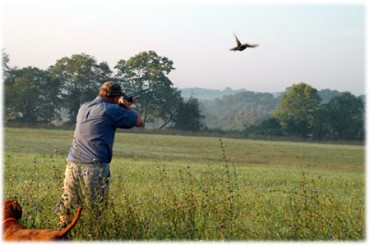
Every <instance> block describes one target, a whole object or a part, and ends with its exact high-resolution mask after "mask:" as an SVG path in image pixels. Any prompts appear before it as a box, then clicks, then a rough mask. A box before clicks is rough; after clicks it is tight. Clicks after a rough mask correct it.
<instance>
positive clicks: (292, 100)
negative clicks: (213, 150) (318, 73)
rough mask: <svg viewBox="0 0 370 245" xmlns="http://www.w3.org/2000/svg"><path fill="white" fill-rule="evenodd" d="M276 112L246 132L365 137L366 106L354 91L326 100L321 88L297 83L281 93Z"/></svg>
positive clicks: (259, 134)
mask: <svg viewBox="0 0 370 245" xmlns="http://www.w3.org/2000/svg"><path fill="white" fill-rule="evenodd" d="M280 99H281V101H280V104H279V105H278V106H277V108H276V109H275V110H274V111H273V113H272V116H271V117H269V118H267V119H265V120H263V121H262V122H261V123H259V124H257V125H246V127H245V129H244V130H243V133H244V135H245V136H295V137H300V138H304V139H307V138H310V139H315V140H364V134H365V106H364V100H363V98H362V97H360V96H358V97H356V96H354V95H353V94H351V93H350V92H342V93H338V95H336V96H334V97H332V98H331V99H328V100H326V101H323V98H322V97H321V96H320V95H319V93H318V90H317V89H315V88H313V87H311V86H310V85H308V84H306V83H303V82H301V83H298V84H294V85H293V86H292V87H291V88H288V89H287V91H286V92H285V93H283V94H282V96H281V98H280Z"/></svg>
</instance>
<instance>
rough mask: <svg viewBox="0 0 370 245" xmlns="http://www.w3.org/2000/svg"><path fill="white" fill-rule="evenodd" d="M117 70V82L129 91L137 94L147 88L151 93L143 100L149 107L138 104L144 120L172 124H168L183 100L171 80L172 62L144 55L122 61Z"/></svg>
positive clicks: (148, 54) (156, 56) (151, 53)
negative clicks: (169, 76)
mask: <svg viewBox="0 0 370 245" xmlns="http://www.w3.org/2000/svg"><path fill="white" fill-rule="evenodd" d="M115 68H116V69H117V74H116V76H115V77H114V78H115V79H116V80H117V81H119V82H120V83H121V85H122V87H123V88H124V90H125V91H127V92H129V91H130V92H134V91H137V90H140V89H142V88H143V87H147V88H149V89H150V90H151V92H150V93H148V94H146V95H145V99H144V100H142V101H143V102H149V103H141V102H140V101H138V103H137V108H138V110H139V111H141V112H142V113H143V116H144V120H149V121H150V120H153V119H154V118H155V117H160V118H161V119H162V120H163V121H164V122H165V124H168V123H169V122H168V120H173V118H174V111H176V110H177V105H178V101H179V98H181V97H180V96H179V92H178V91H176V89H175V88H173V83H172V82H171V80H170V79H169V78H168V77H167V76H168V74H169V73H170V72H171V71H172V70H174V69H175V68H174V67H173V62H172V61H171V60H169V59H168V58H166V57H160V56H158V55H157V53H155V52H154V51H148V52H141V53H139V54H137V55H135V56H134V57H131V58H130V59H128V60H127V61H125V60H119V61H118V63H117V65H116V66H115Z"/></svg>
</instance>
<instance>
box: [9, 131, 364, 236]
mask: <svg viewBox="0 0 370 245" xmlns="http://www.w3.org/2000/svg"><path fill="white" fill-rule="evenodd" d="M128 132H129V131H120V132H119V133H118V134H117V135H116V141H115V145H114V157H113V161H112V163H111V173H112V179H111V192H110V193H111V194H110V200H109V201H110V203H111V206H110V208H109V209H107V210H106V212H105V213H104V215H103V216H102V217H98V219H99V222H96V219H97V218H96V217H94V215H93V214H90V212H89V210H84V211H83V216H82V219H81V220H80V222H79V223H78V225H77V226H76V227H75V229H74V231H73V235H74V237H75V238H77V239H78V240H151V241H162V240H208V241H214V240H233V241H239V240H243V241H261V240H272V241H285V240H354V241H358V240H364V239H365V147H363V146H349V145H329V144H311V143H297V142H294V143H290V142H269V141H254V140H238V139H218V138H209V137H186V136H165V135H150V134H131V133H128ZM72 137H73V132H72V131H62V130H41V129H15V128H5V130H4V150H5V152H4V156H3V161H4V166H3V171H4V188H3V189H4V193H3V197H4V198H13V199H17V200H18V201H19V202H20V203H22V206H23V210H24V215H23V218H22V222H23V224H24V225H26V226H28V227H34V228H57V227H58V217H57V215H56V213H55V212H56V211H57V210H56V209H57V206H56V203H57V202H58V201H59V198H60V195H61V193H62V190H61V188H62V186H63V185H62V183H63V175H64V171H65V158H66V155H67V153H68V150H69V147H70V144H71V142H72Z"/></svg>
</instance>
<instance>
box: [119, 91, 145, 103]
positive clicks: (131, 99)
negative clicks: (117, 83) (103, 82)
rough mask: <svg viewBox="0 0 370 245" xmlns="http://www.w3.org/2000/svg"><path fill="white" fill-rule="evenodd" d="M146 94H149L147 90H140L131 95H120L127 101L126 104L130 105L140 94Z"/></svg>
mask: <svg viewBox="0 0 370 245" xmlns="http://www.w3.org/2000/svg"><path fill="white" fill-rule="evenodd" d="M147 92H149V88H147V89H142V90H140V91H136V92H133V93H131V94H125V93H122V96H123V98H124V99H125V100H126V101H128V102H130V103H133V102H134V100H135V99H137V98H139V97H140V96H141V95H142V94H145V93H147Z"/></svg>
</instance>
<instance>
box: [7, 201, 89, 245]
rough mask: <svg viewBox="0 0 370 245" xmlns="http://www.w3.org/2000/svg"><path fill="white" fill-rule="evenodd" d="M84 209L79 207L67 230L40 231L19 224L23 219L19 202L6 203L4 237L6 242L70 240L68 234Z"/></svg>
mask: <svg viewBox="0 0 370 245" xmlns="http://www.w3.org/2000/svg"><path fill="white" fill-rule="evenodd" d="M81 211H82V208H81V207H79V208H78V210H77V213H76V216H75V218H74V219H73V221H72V223H71V224H69V225H68V226H67V227H66V228H65V229H63V230H61V231H58V230H39V229H27V228H25V227H24V226H22V225H21V224H19V223H18V220H19V219H20V218H21V217H22V208H21V206H20V205H19V203H18V202H17V201H9V200H8V201H5V202H4V221H3V229H4V230H3V235H4V240H6V241H25V240H34V241H52V240H68V237H67V234H68V232H69V231H70V230H71V229H72V228H73V227H74V226H75V224H76V223H77V221H78V219H79V218H80V216H81Z"/></svg>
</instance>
